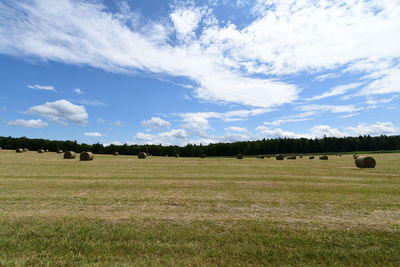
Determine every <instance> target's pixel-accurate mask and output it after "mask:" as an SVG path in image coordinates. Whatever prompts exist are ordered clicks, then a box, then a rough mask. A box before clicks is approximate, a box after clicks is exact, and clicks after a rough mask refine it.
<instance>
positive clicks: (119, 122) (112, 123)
mask: <svg viewBox="0 0 400 267" xmlns="http://www.w3.org/2000/svg"><path fill="white" fill-rule="evenodd" d="M110 125H112V126H116V127H121V126H122V122H121V121H114V122H110Z"/></svg>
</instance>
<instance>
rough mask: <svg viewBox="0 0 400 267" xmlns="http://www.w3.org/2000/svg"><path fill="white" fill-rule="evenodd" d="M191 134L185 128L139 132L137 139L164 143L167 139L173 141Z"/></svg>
mask: <svg viewBox="0 0 400 267" xmlns="http://www.w3.org/2000/svg"><path fill="white" fill-rule="evenodd" d="M188 137H189V134H188V133H187V132H186V131H185V130H184V129H174V130H171V131H167V132H161V133H158V134H147V133H141V132H139V133H137V134H136V135H135V139H137V140H140V141H146V142H147V143H163V144H165V143H166V141H172V140H176V139H186V138H188Z"/></svg>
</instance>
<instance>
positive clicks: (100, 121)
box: [96, 118, 106, 124]
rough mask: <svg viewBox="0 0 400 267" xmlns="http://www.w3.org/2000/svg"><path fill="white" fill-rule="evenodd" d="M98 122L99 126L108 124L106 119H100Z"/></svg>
mask: <svg viewBox="0 0 400 267" xmlns="http://www.w3.org/2000/svg"><path fill="white" fill-rule="evenodd" d="M96 122H97V123H98V124H104V123H105V122H106V120H105V119H101V118H98V119H96Z"/></svg>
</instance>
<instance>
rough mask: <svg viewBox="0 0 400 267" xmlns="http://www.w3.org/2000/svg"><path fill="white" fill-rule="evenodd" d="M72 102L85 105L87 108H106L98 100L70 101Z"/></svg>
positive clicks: (104, 104)
mask: <svg viewBox="0 0 400 267" xmlns="http://www.w3.org/2000/svg"><path fill="white" fill-rule="evenodd" d="M72 101H73V102H75V103H77V104H81V105H87V106H95V107H96V106H103V107H105V106H107V104H106V103H104V102H103V101H100V100H88V99H80V100H72Z"/></svg>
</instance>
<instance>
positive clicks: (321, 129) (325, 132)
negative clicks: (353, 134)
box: [309, 125, 349, 138]
mask: <svg viewBox="0 0 400 267" xmlns="http://www.w3.org/2000/svg"><path fill="white" fill-rule="evenodd" d="M348 135H349V134H347V133H345V132H341V131H340V130H338V129H336V128H332V127H331V126H329V125H317V126H314V127H312V128H311V130H310V134H309V137H311V138H313V137H323V136H326V137H344V136H348Z"/></svg>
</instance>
